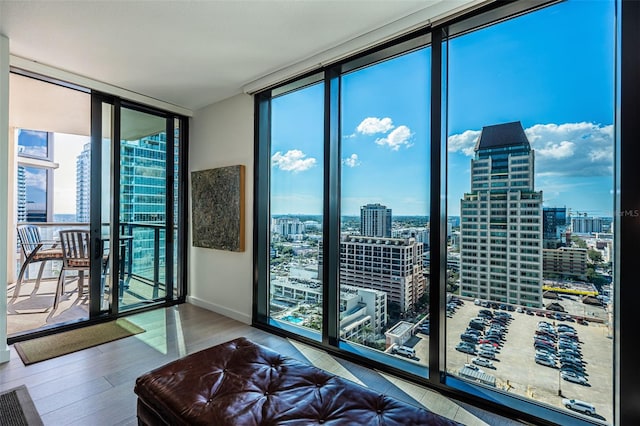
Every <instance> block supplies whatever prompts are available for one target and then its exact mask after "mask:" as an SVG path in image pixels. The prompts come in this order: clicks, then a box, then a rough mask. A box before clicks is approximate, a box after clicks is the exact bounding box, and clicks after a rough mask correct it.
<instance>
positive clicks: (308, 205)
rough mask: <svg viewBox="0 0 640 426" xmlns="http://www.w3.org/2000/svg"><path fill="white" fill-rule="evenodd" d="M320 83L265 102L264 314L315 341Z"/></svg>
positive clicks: (318, 325)
mask: <svg viewBox="0 0 640 426" xmlns="http://www.w3.org/2000/svg"><path fill="white" fill-rule="evenodd" d="M323 111H324V84H323V83H322V82H321V81H320V82H318V81H313V82H312V84H311V85H309V86H303V87H298V88H293V89H292V90H287V91H285V92H284V93H282V94H279V95H278V96H276V97H274V98H273V99H272V101H271V152H270V161H271V180H270V194H271V199H270V208H271V215H270V230H269V235H270V244H269V315H270V317H271V319H272V320H273V321H275V323H276V324H278V325H279V326H281V327H284V328H286V329H288V330H292V331H293V332H295V333H299V334H302V335H305V336H308V337H310V338H312V339H315V340H320V338H321V333H322V315H323V313H322V301H323V291H322V258H321V256H320V253H321V251H320V248H321V247H322V223H323V220H322V218H323V214H322V211H323V193H324V191H323V174H324V160H323V157H324V149H323V146H324V130H323V122H324V119H323Z"/></svg>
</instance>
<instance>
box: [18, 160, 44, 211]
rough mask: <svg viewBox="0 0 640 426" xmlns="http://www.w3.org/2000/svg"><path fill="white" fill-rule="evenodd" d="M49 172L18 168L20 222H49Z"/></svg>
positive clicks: (26, 167) (37, 168)
mask: <svg viewBox="0 0 640 426" xmlns="http://www.w3.org/2000/svg"><path fill="white" fill-rule="evenodd" d="M47 180H48V171H47V169H43V168H40V167H29V166H21V165H19V166H18V222H47V211H48V209H47V198H48V193H47V191H48V186H49V185H48V182H47Z"/></svg>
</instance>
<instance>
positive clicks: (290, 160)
mask: <svg viewBox="0 0 640 426" xmlns="http://www.w3.org/2000/svg"><path fill="white" fill-rule="evenodd" d="M306 157H307V154H305V153H304V152H302V151H300V150H299V149H292V150H290V151H287V152H286V153H285V154H282V153H281V152H280V151H278V152H276V153H275V154H273V156H272V157H271V165H272V166H274V167H277V168H279V169H280V170H284V171H287V172H294V173H298V172H303V171H305V170H308V169H310V168H311V167H313V166H315V165H316V159H315V158H313V157H309V158H306Z"/></svg>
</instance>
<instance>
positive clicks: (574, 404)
mask: <svg viewBox="0 0 640 426" xmlns="http://www.w3.org/2000/svg"><path fill="white" fill-rule="evenodd" d="M562 405H564V406H565V407H567V408H568V409H570V410H574V411H580V412H581V413H584V414H587V415H589V416H593V415H594V414H596V407H594V406H593V405H591V404H589V403H588V402H584V401H580V400H579V399H568V398H564V399H563V400H562Z"/></svg>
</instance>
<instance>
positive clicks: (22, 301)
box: [7, 222, 166, 337]
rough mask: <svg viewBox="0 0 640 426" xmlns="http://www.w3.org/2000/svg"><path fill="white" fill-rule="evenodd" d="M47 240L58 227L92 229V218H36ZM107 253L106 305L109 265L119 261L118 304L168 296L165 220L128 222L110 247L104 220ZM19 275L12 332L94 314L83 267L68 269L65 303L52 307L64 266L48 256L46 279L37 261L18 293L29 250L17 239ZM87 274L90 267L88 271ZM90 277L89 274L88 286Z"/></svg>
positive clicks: (10, 314)
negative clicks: (114, 246) (86, 220)
mask: <svg viewBox="0 0 640 426" xmlns="http://www.w3.org/2000/svg"><path fill="white" fill-rule="evenodd" d="M37 225H38V227H39V229H40V234H41V239H42V240H43V241H51V242H55V241H58V239H59V237H58V235H59V232H60V231H61V230H67V229H83V230H88V229H89V225H88V224H87V223H67V222H65V223H37ZM103 229H104V230H105V237H104V239H103V253H104V255H105V256H104V259H105V260H106V261H107V263H106V264H105V265H104V267H103V268H102V272H103V275H102V282H103V283H104V288H103V290H102V294H101V295H100V297H101V299H102V304H101V306H102V309H103V310H108V309H109V301H110V299H111V296H110V285H109V283H111V282H112V278H111V277H110V269H111V267H110V266H109V265H112V264H113V261H117V262H119V270H120V271H119V275H120V283H121V285H120V292H119V295H118V305H119V310H120V311H124V310H130V309H135V308H138V307H141V306H145V305H148V304H150V303H154V302H157V301H163V300H164V299H165V297H166V277H165V271H166V263H165V233H166V227H165V226H164V225H157V224H148V223H144V224H141V223H124V224H121V228H120V235H121V239H120V248H119V250H116V251H115V252H114V251H113V250H110V248H109V241H108V237H107V236H106V235H107V234H108V229H109V226H108V224H104V226H103ZM15 248H16V251H15V264H14V271H16V272H15V276H14V278H13V279H12V280H10V282H9V284H8V286H7V334H8V336H9V337H13V336H16V335H21V334H24V333H29V332H33V331H40V330H45V329H49V328H53V327H56V326H59V325H61V324H68V323H74V322H79V321H85V320H87V319H89V293H88V291H85V292H84V293H80V291H79V288H78V287H79V286H78V284H79V279H80V274H79V272H78V271H66V272H65V277H64V286H63V287H64V288H63V292H62V296H61V298H60V303H59V305H58V307H57V308H56V309H53V305H54V296H55V291H56V288H57V282H58V278H59V276H60V273H61V269H62V262H61V261H47V262H46V263H45V267H44V271H43V275H42V279H41V280H40V283H39V285H36V284H37V283H36V277H37V275H38V270H39V268H40V262H33V263H32V264H31V265H30V266H29V267H28V268H27V271H26V273H25V277H24V279H23V282H22V285H21V286H20V289H19V294H15V293H16V292H15V290H16V279H17V275H18V273H17V271H19V270H20V267H21V266H22V264H23V262H24V260H25V256H24V254H23V252H22V249H21V247H20V245H19V244H18V243H17V242H16V244H15ZM84 275H88V271H87V272H84ZM87 283H88V277H85V288H88V286H87V285H86V284H87Z"/></svg>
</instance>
